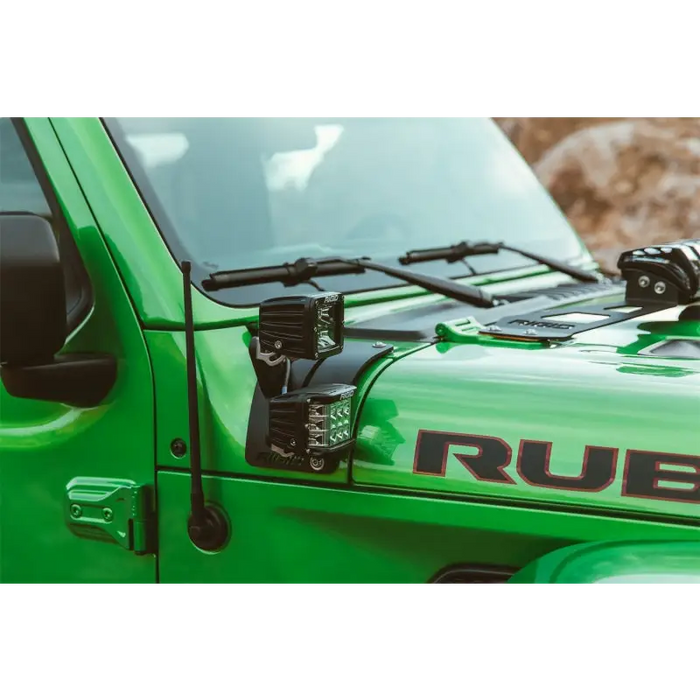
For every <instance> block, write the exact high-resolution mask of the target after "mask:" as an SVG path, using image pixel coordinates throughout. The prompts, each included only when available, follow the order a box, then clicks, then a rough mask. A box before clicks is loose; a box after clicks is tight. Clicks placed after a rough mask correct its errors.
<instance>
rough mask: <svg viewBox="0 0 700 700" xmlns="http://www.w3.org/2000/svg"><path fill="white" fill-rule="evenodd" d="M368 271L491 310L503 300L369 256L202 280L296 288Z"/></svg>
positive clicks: (211, 288)
mask: <svg viewBox="0 0 700 700" xmlns="http://www.w3.org/2000/svg"><path fill="white" fill-rule="evenodd" d="M366 270H375V271H377V272H383V273H384V274H385V275H388V276H389V277H394V278H395V279H399V280H402V281H404V282H408V283H409V284H415V285H416V286H418V287H421V288H422V289H425V290H426V291H429V292H433V293H435V294H442V295H443V296H446V297H448V298H449V299H455V300H456V301H462V302H464V303H466V304H472V305H473V306H478V307H481V308H485V309H491V308H493V307H495V306H499V305H500V304H501V303H504V302H501V301H500V300H498V299H495V298H494V296H493V295H492V294H490V293H489V292H487V291H486V290H484V289H480V288H479V287H476V286H473V285H466V284H459V283H457V282H454V281H452V280H449V279H442V278H441V277H434V276H433V275H425V274H422V273H419V272H411V271H409V270H402V269H401V268H399V267H393V266H391V265H384V264H383V263H378V262H374V261H372V260H370V259H369V258H357V259H352V260H348V259H345V258H323V259H320V260H316V259H313V258H301V259H299V260H297V261H296V262H295V263H285V264H284V265H275V266H274V267H258V268H254V269H244V270H232V271H230V272H215V273H214V274H212V275H210V276H209V278H208V279H205V280H204V281H203V283H202V286H203V287H204V289H205V290H206V291H208V292H215V291H219V290H222V289H234V288H236V287H247V286H251V285H254V284H266V283H269V282H282V284H284V285H285V286H287V287H293V286H295V285H297V284H302V283H303V282H311V281H312V280H314V279H316V278H319V277H333V276H336V275H357V274H363V273H364V272H365V271H366Z"/></svg>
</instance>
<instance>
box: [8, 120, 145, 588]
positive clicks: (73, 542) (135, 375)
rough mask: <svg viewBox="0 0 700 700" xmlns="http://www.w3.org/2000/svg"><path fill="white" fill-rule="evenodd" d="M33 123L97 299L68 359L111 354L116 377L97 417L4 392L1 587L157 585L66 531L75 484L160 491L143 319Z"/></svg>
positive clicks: (140, 560)
mask: <svg viewBox="0 0 700 700" xmlns="http://www.w3.org/2000/svg"><path fill="white" fill-rule="evenodd" d="M27 123H28V126H29V128H30V130H31V135H32V138H33V139H34V141H35V143H36V145H37V147H38V149H39V150H40V153H41V156H42V159H43V162H44V165H45V167H46V169H47V171H48V175H49V177H50V179H51V182H52V183H53V187H54V189H55V191H56V194H57V196H58V199H59V202H60V204H61V206H62V208H63V210H64V212H65V214H66V217H67V219H68V223H69V225H70V228H71V231H72V233H73V235H74V236H75V239H76V242H77V243H78V246H79V249H80V253H81V256H82V258H83V260H84V263H85V265H86V267H87V269H88V270H89V273H90V278H91V282H92V287H93V291H94V297H95V305H94V309H93V311H92V313H91V315H90V316H89V318H88V319H87V321H86V322H85V323H84V324H83V326H82V327H81V328H79V329H78V330H77V331H76V332H75V333H74V335H73V337H72V338H71V339H70V341H69V343H68V345H67V347H66V350H67V351H71V352H80V351H85V352H88V351H89V352H111V353H113V354H115V355H116V356H117V358H118V376H117V382H116V385H115V387H114V389H113V390H112V392H111V393H110V395H109V396H108V397H107V399H106V401H105V402H104V403H103V404H102V405H101V406H99V407H98V408H94V409H76V408H70V407H68V406H64V405H58V404H56V405H54V404H46V403H43V402H39V401H28V400H20V399H15V398H13V397H11V396H9V395H8V394H7V392H6V391H5V390H4V388H3V387H2V386H0V581H2V582H15V583H16V582H59V583H61V582H117V583H122V582H123V583H130V582H140V583H146V582H153V581H155V578H156V566H155V563H156V562H155V557H154V556H152V555H151V556H145V557H137V556H135V555H134V554H133V553H132V552H128V551H126V550H125V549H123V548H122V547H120V546H119V545H118V544H116V543H114V544H111V543H106V542H99V541H95V540H88V539H81V538H78V537H76V536H75V535H74V534H73V532H72V531H71V530H70V529H69V527H68V525H67V523H66V518H65V499H66V485H67V484H68V483H69V482H70V481H71V480H72V479H74V478H75V477H91V478H115V477H118V478H121V479H129V480H133V481H135V482H138V483H151V484H153V483H154V464H153V454H154V436H153V413H154V410H153V389H152V387H153V380H152V377H151V367H150V363H149V359H148V354H147V350H146V345H145V342H144V339H143V334H142V332H141V329H140V327H139V322H138V319H137V317H136V315H135V314H134V312H133V309H132V307H131V304H130V302H129V297H128V295H127V292H126V290H125V288H124V286H123V284H122V281H121V279H120V278H119V275H118V274H117V271H116V269H115V267H114V264H113V261H112V258H111V257H110V255H109V252H108V250H107V248H106V247H105V244H104V242H103V240H102V237H101V235H100V231H99V228H98V227H97V225H96V223H95V220H94V219H93V217H92V214H91V212H90V208H89V207H88V205H87V203H86V201H85V199H84V198H83V195H82V193H81V191H80V188H79V187H78V184H77V183H76V181H75V179H74V177H73V174H72V172H71V169H70V167H69V165H68V162H67V161H66V159H65V156H64V154H63V152H62V150H61V148H60V145H59V143H58V141H57V139H56V136H55V134H54V132H53V130H52V128H51V124H50V123H49V121H48V120H46V119H29V120H27Z"/></svg>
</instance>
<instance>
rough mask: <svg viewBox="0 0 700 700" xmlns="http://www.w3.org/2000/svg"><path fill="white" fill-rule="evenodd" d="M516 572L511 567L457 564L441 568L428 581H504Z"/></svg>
mask: <svg viewBox="0 0 700 700" xmlns="http://www.w3.org/2000/svg"><path fill="white" fill-rule="evenodd" d="M516 573H518V570H517V569H513V568H511V567H504V566H481V565H474V564H457V565H454V566H449V567H447V568H446V569H443V570H442V571H440V572H439V573H438V574H437V575H436V576H434V577H433V578H432V579H431V580H430V581H429V582H428V583H451V584H468V583H470V584H476V583H480V584H493V583H506V582H507V581H508V580H509V579H511V578H512V577H513V576H515V574H516Z"/></svg>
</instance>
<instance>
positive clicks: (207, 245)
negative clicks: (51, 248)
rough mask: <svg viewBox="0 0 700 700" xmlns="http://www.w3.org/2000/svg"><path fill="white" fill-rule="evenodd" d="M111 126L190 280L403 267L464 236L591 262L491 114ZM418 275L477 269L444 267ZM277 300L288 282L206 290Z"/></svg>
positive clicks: (496, 266) (490, 264)
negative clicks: (326, 261)
mask: <svg viewBox="0 0 700 700" xmlns="http://www.w3.org/2000/svg"><path fill="white" fill-rule="evenodd" d="M105 122H106V124H107V127H108V129H109V131H110V134H111V136H112V138H113V140H114V142H115V144H116V146H117V148H118V149H119V151H120V153H121V155H122V157H123V159H124V161H125V163H126V165H127V167H128V168H129V170H130V171H131V173H132V177H133V178H134V180H135V183H136V185H137V187H138V188H139V190H140V191H141V193H142V195H143V197H144V198H145V200H146V203H147V205H148V206H149V208H150V210H151V212H152V214H153V217H154V219H155V221H156V223H157V225H158V226H159V228H160V230H161V231H162V233H163V235H164V236H165V239H166V242H167V244H168V246H169V247H170V249H171V251H172V252H173V254H174V255H175V257H176V258H178V260H179V261H182V260H184V259H189V260H191V261H192V263H193V279H194V281H195V283H199V282H200V281H201V280H202V279H203V278H205V277H207V276H208V275H209V274H210V273H212V272H216V271H221V270H231V269H240V268H248V267H263V266H270V265H278V264H282V263H287V262H294V261H295V260H297V259H298V258H301V257H313V258H322V257H331V256H332V257H336V256H340V257H358V256H369V257H371V258H373V259H374V260H379V261H382V262H387V263H396V262H397V260H398V258H399V257H400V256H401V255H403V254H404V253H405V252H406V251H408V250H413V249H419V248H425V247H431V246H441V245H451V244H453V243H456V242H458V241H461V240H492V241H506V242H509V243H511V244H513V245H519V246H520V247H522V248H527V249H528V250H531V251H534V252H538V253H541V254H546V255H549V256H551V257H557V258H560V259H562V260H574V259H577V258H580V257H581V255H582V254H585V250H584V249H583V247H582V244H581V243H580V241H579V239H578V237H577V236H576V234H575V233H574V231H573V230H572V228H571V227H570V225H569V224H568V222H567V221H566V219H565V218H564V216H563V214H562V213H561V212H560V210H559V209H558V208H557V207H556V205H555V204H554V202H553V201H552V200H551V198H550V196H549V194H548V193H547V192H546V190H545V189H544V188H543V187H542V186H541V185H540V183H539V182H538V181H537V179H536V177H535V175H534V173H533V172H532V171H531V170H530V168H529V167H528V166H527V164H526V163H525V162H524V161H523V160H522V158H521V157H520V155H519V154H518V153H517V152H516V150H515V149H514V147H513V146H512V145H511V144H510V142H509V141H508V139H507V138H506V137H505V135H503V134H502V133H501V131H500V130H499V128H498V127H497V126H496V125H495V124H494V123H493V122H492V121H491V120H489V119H473V118H455V119H438V118H434V119H423V118H361V119H360V118H358V119H345V118H336V119H334V118H317V119H313V118H280V119H277V118H254V119H253V118H232V119H160V118H150V119H148V118H147V119H131V118H129V119H107V120H105ZM469 263H470V265H471V267H472V269H473V270H475V271H476V272H478V273H482V272H493V271H496V270H505V269H511V268H517V267H524V266H528V265H531V264H532V263H530V262H528V261H526V260H523V259H522V257H520V256H518V255H515V254H501V255H493V256H485V257H484V258H474V259H472V260H470V261H469ZM417 267H418V268H420V270H421V271H423V272H428V273H432V274H437V275H441V276H449V277H454V278H458V277H465V276H468V275H469V274H471V273H470V271H469V269H468V268H467V267H465V266H464V265H459V264H457V265H449V264H447V263H445V262H432V263H426V264H424V265H419V266H417ZM323 282H324V288H328V289H332V290H333V291H337V292H345V293H349V292H352V291H360V290H365V289H377V288H388V287H396V286H401V285H402V284H403V283H402V282H399V281H397V280H394V279H390V278H387V277H386V276H385V275H382V274H381V273H377V272H369V273H367V274H364V275H350V276H347V277H338V278H330V279H326V280H324V281H323ZM310 289H311V288H310V287H309V290H310ZM305 291H306V289H304V288H302V287H299V288H297V289H295V292H299V293H305ZM280 293H284V287H282V286H281V285H280V284H278V283H274V284H265V285H258V286H256V287H251V288H239V289H232V290H224V291H221V292H216V293H213V294H212V296H213V297H214V298H216V299H217V300H218V301H221V302H223V303H228V304H232V305H237V306H238V305H240V306H247V305H254V304H259V303H260V302H261V301H263V300H264V299H266V298H269V297H271V296H277V295H279V294H280Z"/></svg>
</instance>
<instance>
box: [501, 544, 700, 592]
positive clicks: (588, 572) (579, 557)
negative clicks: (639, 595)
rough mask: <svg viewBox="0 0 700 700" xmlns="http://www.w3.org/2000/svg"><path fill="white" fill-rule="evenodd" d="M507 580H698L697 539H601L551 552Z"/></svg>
mask: <svg viewBox="0 0 700 700" xmlns="http://www.w3.org/2000/svg"><path fill="white" fill-rule="evenodd" d="M510 583H529V584H542V583H548V584H551V583H557V584H582V583H598V584H611V583H617V584H625V583H655V584H658V583H676V584H688V583H700V543H696V542H624V543H614V542H613V543H611V542H603V543H597V544H585V545H578V546H574V547H566V548H565V549H562V550H558V551H556V552H552V553H551V554H548V555H546V556H544V557H542V558H541V559H538V560H537V561H536V562H533V563H532V564H529V565H528V566H526V567H525V568H524V569H522V570H521V571H520V572H518V573H517V574H516V575H515V576H514V577H513V578H512V579H511V580H510Z"/></svg>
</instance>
